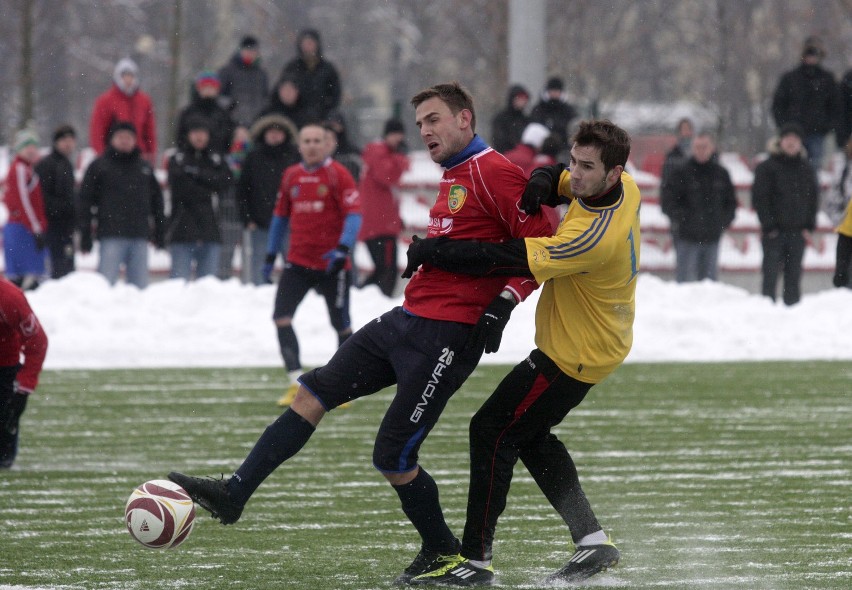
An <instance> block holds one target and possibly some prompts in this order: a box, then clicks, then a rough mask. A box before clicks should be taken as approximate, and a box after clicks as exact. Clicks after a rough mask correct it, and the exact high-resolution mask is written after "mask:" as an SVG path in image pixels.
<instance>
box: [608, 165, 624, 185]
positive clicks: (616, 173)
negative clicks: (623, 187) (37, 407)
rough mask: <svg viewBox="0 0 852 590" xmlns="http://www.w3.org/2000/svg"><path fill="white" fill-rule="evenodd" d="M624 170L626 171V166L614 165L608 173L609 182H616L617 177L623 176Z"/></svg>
mask: <svg viewBox="0 0 852 590" xmlns="http://www.w3.org/2000/svg"><path fill="white" fill-rule="evenodd" d="M622 172H624V166H621V165H618V166H614V167H613V169H612V170H610V171H609V173H608V174H607V175H606V179H607V182H615V181H616V180H617V179H619V178H621V173H622Z"/></svg>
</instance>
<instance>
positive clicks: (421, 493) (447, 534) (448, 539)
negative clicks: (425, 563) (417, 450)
mask: <svg viewBox="0 0 852 590" xmlns="http://www.w3.org/2000/svg"><path fill="white" fill-rule="evenodd" d="M393 489H394V490H396V493H397V494H398V495H399V499H400V501H401V502H402V511H403V512H405V515H406V516H407V517H408V519H409V520H410V521H411V524H413V525H414V528H416V529H417V532H418V533H420V537H421V538H422V539H423V547H425V548H426V549H429V550H430V551H438V552H440V553H445V554H451V553H458V551H459V541H458V539H456V537H455V536H454V535H453V533H452V531H450V527H448V526H447V523H446V521H445V520H444V513H443V511H442V510H441V503H440V501H439V499H438V486H437V484H435V480H434V479H432V476H431V475H429V474H428V473H426V470H424V469H423V468H422V467H421V468H420V473H418V474H417V477H415V478H414V479H413V480H411V481H410V482H408V483H407V484H403V485H401V486H393Z"/></svg>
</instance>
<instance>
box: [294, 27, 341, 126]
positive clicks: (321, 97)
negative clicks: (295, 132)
mask: <svg viewBox="0 0 852 590" xmlns="http://www.w3.org/2000/svg"><path fill="white" fill-rule="evenodd" d="M285 74H293V75H294V76H295V77H296V80H297V83H298V85H299V94H300V95H301V96H302V101H303V103H304V104H305V105H308V107H309V108H311V109H312V111H311V113H310V118H311V119H315V120H319V121H325V120H327V119H328V117H329V114H330V113H331V111H333V110H335V109H337V108H339V107H340V98H341V96H342V90H341V85H340V75H339V74H338V73H337V68H336V67H335V66H334V64H332V63H331V62H330V61H328V60H327V59H326V58H325V56H324V55H323V48H322V41H321V39H320V34H319V32H318V31H316V30H315V29H305V30H303V31H301V32H300V33H299V34H298V36H297V37H296V57H295V58H293V59H292V60H290V61H289V62H287V63H286V64H285V65H284V68H283V69H282V70H281V75H280V76H279V80H280V79H283V78H284V76H285Z"/></svg>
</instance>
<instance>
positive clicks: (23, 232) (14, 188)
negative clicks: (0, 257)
mask: <svg viewBox="0 0 852 590" xmlns="http://www.w3.org/2000/svg"><path fill="white" fill-rule="evenodd" d="M38 143H39V140H38V135H36V134H35V132H34V131H31V130H29V129H23V130H21V131H18V133H17V134H15V141H14V149H15V159H14V160H13V161H12V165H11V166H10V167H9V176H8V177H7V178H6V194H5V195H4V197H3V200H4V201H5V202H6V208H7V209H8V210H9V222H8V223H7V224H6V225H5V226H4V227H3V253H4V255H5V256H6V276H7V277H8V278H9V280H10V281H12V282H13V283H15V284H16V285H18V286H19V287H21V288H23V289H35V288H36V287H37V286H38V283H39V280H40V279H41V277H42V276H43V275H44V267H45V264H44V257H45V249H44V246H45V241H44V232H45V231H46V230H47V216H46V215H45V212H44V198H43V197H42V194H41V184H40V183H39V178H38V175H36V174H35V172H34V171H33V165H34V164H35V163H36V160H38V158H39V148H38Z"/></svg>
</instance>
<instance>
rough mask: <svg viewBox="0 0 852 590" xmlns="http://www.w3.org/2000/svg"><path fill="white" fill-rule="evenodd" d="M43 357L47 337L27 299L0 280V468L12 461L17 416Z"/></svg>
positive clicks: (42, 361) (35, 383) (14, 452)
mask: <svg viewBox="0 0 852 590" xmlns="http://www.w3.org/2000/svg"><path fill="white" fill-rule="evenodd" d="M46 354H47V336H46V335H45V333H44V330H43V329H42V327H41V324H40V323H39V321H38V318H37V317H36V316H35V314H34V313H33V310H32V309H31V308H30V305H29V303H27V298H26V297H24V294H23V293H22V292H21V290H20V289H18V288H17V287H16V286H15V285H13V284H12V283H10V282H9V281H7V280H6V279H4V278H2V277H0V469H8V468H9V467H11V466H12V463H14V462H15V457H16V456H17V454H18V425H19V423H20V419H21V414H23V413H24V408H25V407H26V405H27V399H28V398H29V395H30V394H31V393H32V392H33V391H35V388H36V385H38V376H39V374H40V373H41V367H42V365H43V364H44V357H45V355H46ZM21 355H23V357H24V362H23V365H21V363H20V358H21Z"/></svg>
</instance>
